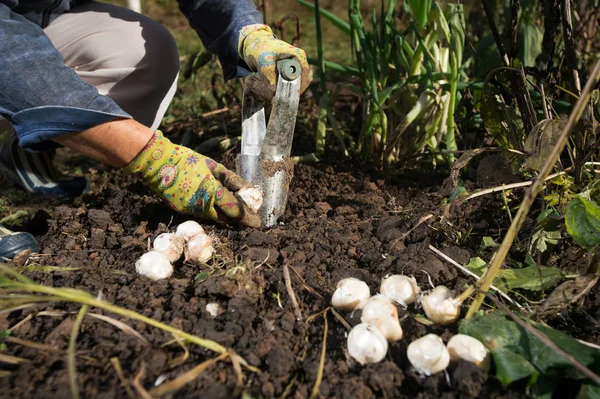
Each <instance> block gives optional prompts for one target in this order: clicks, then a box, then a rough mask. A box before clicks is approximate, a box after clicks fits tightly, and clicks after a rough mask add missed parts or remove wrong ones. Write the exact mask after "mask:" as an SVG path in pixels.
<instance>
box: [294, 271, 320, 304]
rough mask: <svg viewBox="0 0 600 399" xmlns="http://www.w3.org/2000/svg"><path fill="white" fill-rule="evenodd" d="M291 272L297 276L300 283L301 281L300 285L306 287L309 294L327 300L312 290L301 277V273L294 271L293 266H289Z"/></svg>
mask: <svg viewBox="0 0 600 399" xmlns="http://www.w3.org/2000/svg"><path fill="white" fill-rule="evenodd" d="M289 268H290V270H291V271H292V273H294V276H296V278H297V279H298V281H300V284H302V286H303V287H304V289H306V290H307V291H308V292H310V293H311V294H313V295H314V296H316V297H317V298H319V299H321V300H324V299H325V298H324V297H323V295H321V294H319V293H318V292H317V291H316V290H315V289H314V288H312V287H311V286H310V285H308V284H306V281H304V279H303V278H302V276H301V275H300V273H298V272H297V271H296V269H294V268H293V267H292V266H289Z"/></svg>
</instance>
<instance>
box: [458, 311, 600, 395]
mask: <svg viewBox="0 0 600 399" xmlns="http://www.w3.org/2000/svg"><path fill="white" fill-rule="evenodd" d="M532 326H533V327H534V328H537V329H538V330H540V331H541V332H542V333H544V334H545V335H546V337H548V339H550V340H551V341H552V342H554V344H556V345H557V346H559V347H560V348H561V349H563V350H564V351H566V352H567V353H569V354H570V355H571V356H573V357H574V358H575V359H577V361H578V362H579V363H581V364H583V365H585V366H587V367H589V368H592V369H595V368H597V367H599V366H600V351H597V350H595V349H593V348H589V347H587V346H584V345H583V344H581V343H579V342H578V341H577V340H575V339H574V338H572V337H570V336H568V335H567V334H565V333H562V332H560V331H558V330H555V329H552V328H550V327H546V326H543V325H541V324H533V323H532ZM459 332H460V333H461V334H467V335H470V336H472V337H474V338H477V339H478V340H480V341H481V342H482V343H483V344H484V345H485V346H486V347H487V348H488V349H489V350H490V352H491V353H492V356H493V359H494V364H495V369H496V377H497V378H498V380H499V381H500V382H501V383H502V384H504V385H505V386H506V385H509V384H511V383H513V382H515V381H519V380H523V379H525V378H527V379H528V384H529V385H530V386H531V385H534V384H535V385H536V390H537V391H539V392H542V391H544V392H548V390H553V389H555V387H557V386H558V385H559V384H557V382H558V380H564V379H576V380H583V382H584V387H585V384H586V383H587V382H588V381H587V380H585V376H583V375H582V374H580V373H579V372H578V371H577V370H576V369H575V368H574V367H573V366H572V365H571V363H570V362H569V361H568V360H566V359H565V358H564V357H562V356H561V355H560V354H559V353H557V352H555V351H553V350H549V348H548V346H547V345H546V344H545V343H544V342H543V341H542V340H540V339H539V338H538V337H536V336H535V335H533V334H532V333H531V332H529V331H528V330H526V329H525V328H523V327H521V326H520V325H519V324H517V323H516V322H515V321H514V320H512V319H511V318H510V317H509V316H508V315H507V314H506V313H504V312H501V311H499V310H496V311H492V312H490V313H488V314H486V315H483V316H478V317H473V318H470V319H464V320H462V321H461V322H460V325H459ZM540 384H543V386H540Z"/></svg>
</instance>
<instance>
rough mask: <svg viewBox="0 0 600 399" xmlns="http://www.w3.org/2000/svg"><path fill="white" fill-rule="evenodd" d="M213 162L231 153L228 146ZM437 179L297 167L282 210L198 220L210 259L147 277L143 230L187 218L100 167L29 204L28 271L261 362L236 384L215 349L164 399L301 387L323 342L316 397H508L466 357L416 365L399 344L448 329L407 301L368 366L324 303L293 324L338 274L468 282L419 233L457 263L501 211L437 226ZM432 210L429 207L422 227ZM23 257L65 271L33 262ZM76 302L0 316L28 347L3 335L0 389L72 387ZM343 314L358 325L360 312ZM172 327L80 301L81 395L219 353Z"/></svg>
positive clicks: (42, 392)
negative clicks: (429, 372) (246, 219)
mask: <svg viewBox="0 0 600 399" xmlns="http://www.w3.org/2000/svg"><path fill="white" fill-rule="evenodd" d="M223 161H224V162H225V163H226V164H227V165H229V166H231V165H232V164H233V162H232V159H230V158H226V159H224V160H223ZM442 181H443V176H432V175H425V174H423V175H420V176H417V177H415V178H407V177H405V178H404V180H403V181H393V180H392V181H389V180H388V181H385V182H384V179H383V177H382V176H381V175H379V174H378V173H376V172H372V173H371V172H369V170H368V168H365V167H362V166H359V165H357V162H356V161H353V160H342V161H339V162H331V163H330V164H326V163H320V164H316V165H300V166H297V167H296V171H295V177H294V180H293V182H292V184H291V187H290V196H289V200H288V209H287V212H286V215H285V217H284V218H283V219H282V220H281V221H280V222H281V223H280V224H279V225H278V226H277V227H275V228H272V229H268V230H266V229H236V228H232V227H219V226H215V225H213V224H211V223H206V224H205V227H206V230H207V231H208V232H209V233H210V234H211V235H213V236H214V237H215V242H216V244H215V245H216V252H217V256H216V257H215V259H213V260H212V261H211V262H209V265H210V267H203V266H191V265H186V264H184V263H183V261H181V260H180V261H178V262H177V263H176V264H175V272H174V274H173V276H172V277H171V278H169V279H166V280H161V281H157V282H153V281H151V280H149V279H147V278H145V277H142V276H139V275H137V274H136V273H135V266H134V264H135V261H136V259H137V258H138V257H139V256H140V255H142V254H143V253H144V252H145V251H146V250H147V249H148V246H149V244H150V241H151V240H152V239H154V237H156V236H157V235H158V234H159V233H161V232H165V231H169V230H171V231H172V230H173V229H174V227H175V226H176V225H177V224H179V223H181V222H183V221H185V220H188V217H186V216H182V215H176V214H174V213H173V212H172V211H171V210H170V209H169V208H168V207H167V206H166V205H163V204H162V203H161V202H160V201H158V200H157V199H156V198H155V197H154V196H153V195H151V194H150V193H149V192H148V191H147V190H146V189H145V188H144V187H143V186H142V185H141V184H140V183H139V182H136V181H135V180H133V179H132V178H130V177H126V176H124V175H123V174H121V173H120V172H118V171H115V170H108V171H107V172H106V173H103V174H100V173H98V174H95V175H94V182H93V183H94V187H95V189H94V191H93V192H92V193H91V194H88V195H86V196H84V197H83V198H80V199H78V200H76V201H75V202H71V203H66V204H60V205H58V206H55V207H54V206H52V207H50V206H49V207H48V208H46V209H44V210H39V211H38V212H37V213H36V214H35V217H34V218H33V219H32V220H31V222H30V223H29V225H27V226H25V228H26V229H27V230H29V231H31V232H34V233H35V234H36V236H37V238H38V239H39V243H40V245H41V248H42V255H41V256H39V257H36V258H32V259H29V261H28V263H27V267H28V269H27V271H26V274H27V275H28V276H29V277H30V278H32V279H34V280H35V281H37V282H39V283H42V284H44V285H47V286H53V287H69V288H76V289H80V290H84V291H86V292H88V293H90V294H92V295H94V296H98V297H101V298H102V299H103V300H105V301H107V302H110V303H113V304H115V305H117V306H120V307H123V308H126V309H129V310H132V311H135V312H139V313H140V314H142V315H145V316H148V317H150V318H152V319H154V320H157V321H160V322H162V323H165V324H168V325H170V326H173V327H176V328H179V329H181V330H183V331H186V332H188V333H191V334H194V335H197V336H199V337H202V338H206V339H210V340H214V341H216V342H218V343H219V344H221V345H223V346H224V347H227V348H231V349H233V350H234V351H235V352H236V353H237V354H239V355H240V356H241V357H243V358H244V359H245V361H246V362H247V363H248V365H249V366H253V367H256V368H258V369H260V372H253V371H249V370H248V369H247V368H245V367H242V368H241V371H242V372H243V373H244V379H243V381H242V384H241V385H239V382H240V380H239V379H238V378H239V377H240V376H239V375H238V374H236V371H235V368H234V367H233V366H232V363H231V362H230V361H219V362H217V363H216V364H214V365H212V366H210V367H208V368H207V369H206V370H204V371H203V372H202V373H200V374H199V375H198V376H197V377H196V378H194V379H192V380H191V381H190V382H189V383H188V384H186V385H184V386H183V387H182V388H180V389H179V390H177V391H176V392H175V393H174V394H172V397H175V398H231V397H236V396H239V395H240V394H241V393H242V392H245V393H247V394H249V395H250V396H249V397H254V398H259V397H264V398H274V397H280V396H282V395H283V394H285V395H287V397H291V398H306V397H308V396H310V393H311V391H312V389H313V386H314V385H315V382H316V380H317V378H318V370H319V361H320V356H321V351H322V347H323V345H325V344H326V349H325V363H324V369H323V376H322V381H321V384H320V397H323V398H375V397H383V398H414V397H423V398H439V397H461V398H476V397H504V396H506V397H519V396H520V395H519V394H518V393H516V392H511V391H506V390H504V389H503V388H502V386H501V385H500V383H499V382H498V381H497V380H496V379H495V378H494V377H493V376H488V374H486V373H485V372H483V371H481V370H480V369H478V368H476V367H474V366H473V365H471V364H470V363H466V362H461V363H458V364H456V365H453V366H451V367H450V368H449V369H448V372H447V373H439V374H437V375H434V376H431V377H421V376H419V375H417V374H416V373H415V372H414V371H413V370H412V369H411V367H410V364H409V363H408V360H407V358H406V347H407V345H408V343H410V342H411V341H412V340H414V339H416V338H418V337H420V336H422V335H424V334H427V333H430V332H434V333H437V334H440V335H442V337H443V338H444V339H447V338H449V337H450V336H451V335H452V334H454V333H456V331H455V327H451V328H443V327H435V326H427V325H425V324H422V323H420V322H419V321H417V320H416V319H415V318H414V317H412V316H411V314H413V315H414V314H415V313H417V312H416V311H415V309H414V307H411V308H409V310H410V314H409V313H408V312H402V311H401V317H403V319H402V327H403V329H404V338H403V340H401V341H399V342H397V343H394V344H391V345H390V350H389V353H388V356H387V357H386V359H385V360H384V361H382V362H380V363H378V364H372V365H366V366H361V365H359V364H357V363H356V362H355V361H353V360H352V359H351V358H350V357H349V356H348V353H347V350H346V339H347V333H348V331H347V329H346V327H345V326H344V325H343V324H342V323H341V322H340V321H339V320H338V319H337V318H336V317H334V315H333V314H332V312H328V313H327V316H326V321H327V326H328V332H327V335H326V336H325V339H326V341H325V342H324V341H323V338H324V331H325V319H324V317H322V316H318V317H313V318H311V319H310V322H308V323H307V321H306V320H307V318H309V317H310V316H311V315H314V314H317V313H319V312H321V311H323V310H324V309H326V308H327V307H328V306H329V303H330V298H331V294H332V293H333V291H334V289H335V286H336V284H337V282H338V281H339V280H340V279H342V278H344V277H356V278H360V279H362V280H364V281H365V282H366V283H367V284H368V285H369V287H370V289H371V292H372V293H375V292H377V291H378V289H379V284H380V281H381V279H382V277H384V276H385V275H388V274H393V273H401V274H405V275H413V276H415V278H416V279H417V281H418V283H419V285H420V286H421V287H422V288H423V289H427V287H429V285H430V284H431V283H432V284H436V285H437V284H445V285H446V286H448V287H449V288H451V289H455V290H460V289H461V288H462V287H463V286H464V284H465V283H466V282H467V281H469V280H467V278H466V277H465V276H464V275H462V274H461V273H460V272H459V271H458V270H457V269H456V268H454V267H453V266H450V265H449V264H448V263H445V262H444V261H442V260H440V258H439V257H437V256H436V255H435V254H434V253H433V252H432V251H431V250H430V249H429V245H433V246H435V247H437V248H439V249H441V250H442V251H444V252H445V253H446V254H448V255H449V256H451V257H452V258H453V259H454V260H456V261H457V262H459V263H462V264H464V263H467V262H468V261H469V258H470V257H471V256H472V248H476V246H477V245H479V242H480V239H481V235H483V234H485V233H487V232H488V231H489V230H492V229H497V228H498V226H508V220H507V219H506V218H507V217H506V215H505V214H503V213H502V212H499V211H498V209H499V208H500V205H499V204H500V202H495V200H493V199H490V198H486V199H485V200H481V201H480V200H473V201H470V202H467V203H465V204H463V205H462V206H461V208H460V209H452V210H451V211H450V213H451V214H452V216H451V218H450V222H451V223H452V224H453V225H452V226H450V224H445V225H444V224H441V223H438V222H437V221H439V220H440V215H441V212H442V210H441V207H440V198H439V197H436V196H435V195H434V194H435V192H436V191H437V190H438V189H439V186H440V185H441V182H442ZM429 214H431V215H433V216H432V217H430V218H429V219H427V221H426V222H423V223H419V221H420V220H421V221H422V220H423V218H424V217H426V216H427V215H429ZM460 231H470V232H471V233H470V235H469V236H468V238H464V237H465V236H462V238H461V237H459V236H457V235H456V234H457V233H458V232H460ZM453 232H454V233H453ZM452 234H455V238H454V239H453V238H452V237H453V235H452ZM470 240H473V241H470ZM283 265H287V267H288V268H289V270H290V276H291V282H292V287H293V290H294V292H295V295H296V297H297V299H298V303H299V311H300V312H301V315H302V320H298V319H297V317H296V314H295V310H294V307H293V305H292V301H291V299H290V296H289V294H288V291H287V289H286V285H285V281H284V278H283ZM36 266H60V267H61V268H69V269H60V270H44V271H34V270H35V267H36ZM209 303H217V304H218V305H219V307H220V309H221V311H220V312H218V314H217V316H216V317H213V316H212V315H211V314H210V313H209V312H208V311H207V310H206V305H207V304H209ZM79 309H80V305H77V304H73V303H66V302H58V303H55V304H43V305H38V306H35V307H31V308H26V309H20V310H15V311H12V312H11V313H8V314H7V313H5V314H3V315H2V316H1V317H2V318H1V319H0V323H1V324H0V329H2V330H5V329H9V328H11V329H12V330H11V333H10V336H11V337H17V338H18V339H20V340H25V341H28V342H29V343H30V344H28V342H24V341H23V342H21V343H18V342H16V341H12V342H11V341H6V342H5V345H6V353H7V354H9V355H11V356H16V357H19V358H23V359H26V361H25V362H23V363H21V364H17V365H7V364H3V366H2V369H3V370H5V371H7V372H8V373H5V374H6V376H4V377H2V378H0V382H1V386H2V390H0V397H2V398H34V397H35V398H53V399H56V398H68V397H70V395H71V394H70V390H69V381H68V374H67V362H66V359H67V347H68V341H69V336H70V334H71V332H72V329H73V324H74V320H75V315H76V313H77V312H78V311H79ZM96 315H104V316H108V317H111V318H112V319H106V318H104V319H101V318H98V317H95V316H96ZM342 317H344V318H345V321H346V322H347V323H349V324H350V325H355V324H357V323H359V320H360V312H355V313H354V314H342ZM115 320H116V322H115ZM119 322H123V323H125V325H122V324H119ZM175 338H176V337H174V336H173V335H172V334H169V333H165V332H163V331H161V330H159V329H157V328H155V327H151V326H148V325H146V324H144V323H142V322H139V321H134V320H130V319H126V318H124V317H121V316H118V315H115V314H113V313H109V312H105V311H102V310H99V309H95V308H91V309H89V311H88V315H87V316H86V317H85V318H84V320H83V323H82V326H81V328H80V332H79V336H78V337H77V343H76V349H77V352H76V354H77V356H76V367H77V382H78V387H79V390H80V392H81V397H82V398H126V397H128V391H129V392H130V393H131V392H133V393H134V395H140V396H141V394H140V389H144V390H147V391H151V390H152V389H154V388H155V385H158V384H159V382H160V381H169V380H172V379H173V378H175V377H177V376H179V375H181V374H182V373H184V372H185V371H188V370H190V369H192V368H193V367H195V366H197V365H198V364H200V363H201V362H203V361H205V360H208V359H211V358H214V357H215V356H216V354H215V353H214V352H211V351H209V350H207V349H205V348H202V347H200V346H197V345H194V344H191V343H184V342H178V340H177V339H175ZM32 343H35V345H34V344H32ZM117 366H118V367H120V370H119V372H117ZM121 371H122V374H121V377H122V378H124V379H125V380H126V381H128V382H127V389H126V386H125V385H124V384H123V381H122V380H121V379H120V376H119V373H120V372H121ZM133 382H135V384H133ZM163 384H164V383H163ZM135 386H137V387H138V388H136V387H135ZM159 386H160V385H159ZM140 387H141V388H140ZM167 397H169V395H167Z"/></svg>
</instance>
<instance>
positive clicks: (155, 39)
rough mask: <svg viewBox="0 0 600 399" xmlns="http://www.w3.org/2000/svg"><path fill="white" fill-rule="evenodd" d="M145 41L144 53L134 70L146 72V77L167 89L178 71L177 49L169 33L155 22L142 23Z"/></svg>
mask: <svg viewBox="0 0 600 399" xmlns="http://www.w3.org/2000/svg"><path fill="white" fill-rule="evenodd" d="M142 26H143V28H142V36H143V38H144V42H145V46H144V47H145V48H144V55H143V57H142V58H141V59H140V60H139V63H138V64H137V65H136V70H139V71H140V72H141V73H144V72H145V73H146V74H148V75H150V76H148V78H149V79H150V80H151V81H152V82H154V83H155V84H157V85H159V86H160V87H161V91H163V90H164V91H168V90H169V88H170V87H171V85H172V84H173V81H174V80H175V79H176V78H177V74H178V73H179V67H180V65H179V51H178V50H177V43H176V42H175V39H174V38H173V36H172V35H171V33H170V32H169V31H168V30H167V29H166V28H165V27H164V26H162V25H160V24H159V23H157V22H154V21H151V23H148V24H143V25H142Z"/></svg>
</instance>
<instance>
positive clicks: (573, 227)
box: [565, 190, 600, 249]
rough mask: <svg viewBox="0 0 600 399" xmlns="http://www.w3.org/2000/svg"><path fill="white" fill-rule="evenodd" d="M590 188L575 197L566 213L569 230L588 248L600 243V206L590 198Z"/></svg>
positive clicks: (574, 237) (578, 241) (572, 235)
mask: <svg viewBox="0 0 600 399" xmlns="http://www.w3.org/2000/svg"><path fill="white" fill-rule="evenodd" d="M590 193H591V191H590V190H587V191H585V192H583V193H581V194H579V195H578V196H577V197H575V199H573V200H572V201H571V202H570V203H569V205H567V210H566V213H565V219H566V225H567V232H568V233H569V234H570V235H571V237H573V239H574V240H575V242H577V243H578V244H579V245H581V246H582V247H584V248H586V249H592V248H594V247H595V246H596V245H598V244H600V206H598V204H597V203H596V202H595V201H593V200H592V199H591V198H590Z"/></svg>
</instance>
